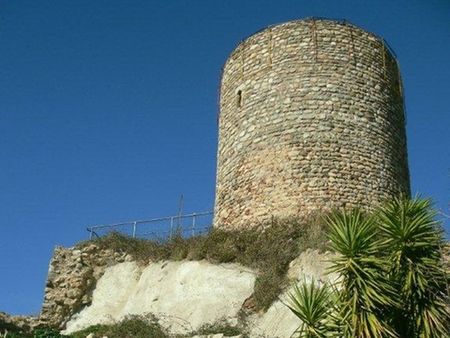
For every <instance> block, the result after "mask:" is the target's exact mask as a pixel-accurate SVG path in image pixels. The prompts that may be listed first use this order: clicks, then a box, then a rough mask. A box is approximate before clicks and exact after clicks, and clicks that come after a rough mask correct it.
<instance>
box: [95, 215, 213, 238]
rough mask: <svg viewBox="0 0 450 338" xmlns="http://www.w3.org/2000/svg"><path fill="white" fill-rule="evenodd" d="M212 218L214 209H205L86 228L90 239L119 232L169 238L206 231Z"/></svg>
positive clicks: (140, 236)
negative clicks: (184, 213) (190, 212)
mask: <svg viewBox="0 0 450 338" xmlns="http://www.w3.org/2000/svg"><path fill="white" fill-rule="evenodd" d="M212 218H213V212H212V211H204V212H194V213H192V214H186V215H176V216H168V217H160V218H153V219H148V220H137V221H131V222H123V223H116V224H105V225H103V224H101V225H94V226H90V227H88V228H87V229H86V230H87V231H88V232H89V239H93V238H99V237H102V236H105V235H107V234H108V233H111V232H118V233H121V234H124V235H127V236H131V237H133V238H146V239H153V240H167V239H170V238H172V237H173V236H176V235H180V236H183V237H191V236H196V235H200V234H202V233H206V232H208V231H209V230H210V229H211V227H212Z"/></svg>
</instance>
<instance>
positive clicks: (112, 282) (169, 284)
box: [65, 261, 255, 333]
mask: <svg viewBox="0 0 450 338" xmlns="http://www.w3.org/2000/svg"><path fill="white" fill-rule="evenodd" d="M254 282H255V274H254V272H253V271H248V269H245V268H243V267H242V266H239V265H236V264H221V265H213V264H210V263H208V262H205V261H200V262H158V263H151V264H149V265H148V266H147V267H145V268H144V269H141V268H139V266H138V265H136V263H133V262H125V263H120V264H117V265H115V266H112V267H109V268H107V269H106V271H105V273H104V274H103V276H102V277H101V278H100V280H99V281H98V283H97V286H96V288H95V290H94V293H93V297H92V304H91V305H90V306H87V307H86V308H84V309H83V310H82V311H81V312H79V313H78V314H76V315H75V316H73V317H72V319H71V320H70V321H69V322H68V323H67V329H66V331H65V332H66V333H71V332H74V331H77V330H80V329H83V328H85V327H88V326H90V325H93V324H97V323H111V322H112V321H114V320H121V319H123V318H124V317H125V316H126V315H130V314H131V315H132V314H137V315H139V314H141V315H142V314H145V313H152V314H154V315H155V316H156V317H157V318H159V320H160V323H161V325H163V326H165V327H166V328H168V329H169V330H170V331H171V332H173V333H188V332H192V331H195V330H197V329H198V328H199V327H200V326H202V325H203V324H205V323H214V322H216V321H219V320H221V319H223V318H230V319H231V318H236V317H237V315H238V312H239V310H240V308H241V305H242V302H243V301H244V300H245V299H246V298H248V297H249V296H250V295H251V294H252V292H253V284H254Z"/></svg>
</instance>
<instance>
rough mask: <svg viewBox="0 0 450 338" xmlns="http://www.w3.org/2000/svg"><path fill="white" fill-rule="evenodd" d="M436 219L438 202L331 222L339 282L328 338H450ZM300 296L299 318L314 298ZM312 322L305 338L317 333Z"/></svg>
mask: <svg viewBox="0 0 450 338" xmlns="http://www.w3.org/2000/svg"><path fill="white" fill-rule="evenodd" d="M435 216H436V214H435V212H434V211H433V209H432V205H431V202H430V200H423V199H419V198H414V199H412V200H409V199H402V198H398V199H394V200H392V201H391V202H389V203H387V204H386V205H384V206H383V207H381V208H379V209H378V210H377V211H376V212H375V213H373V214H372V215H371V216H367V215H365V214H364V213H363V212H361V211H360V210H353V211H351V212H349V211H341V212H335V213H332V214H331V215H330V216H329V217H328V218H327V221H328V222H327V223H328V225H329V232H328V237H329V239H330V248H331V249H332V250H333V251H335V252H336V253H337V258H336V259H334V260H333V262H332V265H331V268H330V272H334V273H337V274H338V275H339V282H338V283H337V285H335V286H332V287H334V288H336V289H337V291H336V292H335V294H336V295H337V297H336V301H335V303H334V311H333V316H332V319H333V321H334V322H335V326H334V327H332V328H331V329H329V331H328V332H327V333H324V336H323V337H335V338H338V337H339V338H341V337H358V338H359V337H361V338H369V337H370V338H372V337H374V338H375V337H399V338H444V337H445V338H448V337H450V330H449V326H450V313H449V308H450V302H449V294H448V285H447V283H448V280H449V276H448V271H446V270H445V268H444V267H443V263H442V251H441V247H442V245H443V231H442V229H441V228H440V225H439V223H438V222H437V221H436V220H435ZM300 290H303V289H300ZM304 290H308V289H304ZM292 297H295V299H296V300H297V304H296V309H297V312H299V311H298V309H303V312H305V310H304V309H308V307H309V306H311V305H310V304H311V302H312V300H311V299H310V298H312V297H313V295H311V292H309V293H307V292H306V291H303V292H302V293H298V292H296V293H295V294H294V295H293V296H292ZM291 310H293V309H292V308H291ZM309 311H310V312H312V310H309ZM294 313H295V312H294ZM305 313H306V312H305ZM320 313H322V311H319V314H320ZM327 315H328V314H327ZM298 317H299V318H301V317H305V314H303V316H299V315H298ZM312 318H314V317H312ZM302 320H303V321H305V319H302ZM307 320H308V318H307ZM306 323H307V324H304V325H303V326H301V327H300V328H299V329H300V333H302V332H306V331H305V330H307V329H308V328H310V327H314V325H312V324H311V323H313V321H311V320H310V319H309V322H308V321H306ZM316 323H321V320H318V319H317V318H316ZM317 325H318V324H317ZM336 327H337V328H339V330H336ZM321 328H322V327H321ZM302 330H303V331H302ZM320 332H322V333H323V331H320ZM327 334H329V335H328V336H327ZM301 337H320V336H317V335H316V336H301Z"/></svg>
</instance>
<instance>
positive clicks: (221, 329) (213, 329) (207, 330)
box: [189, 320, 247, 337]
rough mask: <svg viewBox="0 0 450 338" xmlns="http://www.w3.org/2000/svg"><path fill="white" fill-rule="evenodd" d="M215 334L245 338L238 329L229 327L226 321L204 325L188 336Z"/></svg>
mask: <svg viewBox="0 0 450 338" xmlns="http://www.w3.org/2000/svg"><path fill="white" fill-rule="evenodd" d="M216 333H222V334H223V335H224V336H225V337H228V336H230V337H232V336H237V335H240V334H241V335H243V337H247V336H246V335H245V334H244V333H243V332H242V330H241V329H240V328H238V327H235V326H232V325H230V324H229V323H228V322H227V321H226V320H220V321H218V322H216V323H213V324H205V325H203V326H202V327H200V328H199V329H198V330H197V331H195V332H192V333H190V334H189V336H193V335H212V334H216Z"/></svg>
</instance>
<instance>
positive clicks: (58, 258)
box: [39, 243, 132, 328]
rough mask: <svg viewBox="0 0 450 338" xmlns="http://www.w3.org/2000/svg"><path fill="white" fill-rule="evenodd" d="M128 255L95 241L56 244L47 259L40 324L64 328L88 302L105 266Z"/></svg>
mask: <svg viewBox="0 0 450 338" xmlns="http://www.w3.org/2000/svg"><path fill="white" fill-rule="evenodd" d="M131 260H132V258H131V256H129V255H127V254H126V253H123V252H117V251H113V250H111V249H102V248H100V247H99V246H97V245H96V244H95V243H90V244H87V245H83V246H79V247H75V248H63V247H56V249H55V251H54V253H53V258H52V260H51V261H50V266H49V271H48V277H47V283H46V287H45V297H44V303H43V305H42V311H41V314H40V316H39V325H40V326H49V327H55V328H64V326H65V324H66V321H67V320H69V318H70V317H71V316H72V315H73V314H74V313H76V312H77V311H79V310H80V309H82V308H83V307H85V306H87V305H89V304H90V303H91V300H92V291H93V290H94V289H95V286H96V283H97V280H98V279H99V278H100V277H101V276H102V275H103V273H104V272H105V270H106V268H107V267H109V266H113V265H115V264H118V263H122V262H125V261H131Z"/></svg>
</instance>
